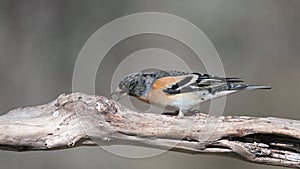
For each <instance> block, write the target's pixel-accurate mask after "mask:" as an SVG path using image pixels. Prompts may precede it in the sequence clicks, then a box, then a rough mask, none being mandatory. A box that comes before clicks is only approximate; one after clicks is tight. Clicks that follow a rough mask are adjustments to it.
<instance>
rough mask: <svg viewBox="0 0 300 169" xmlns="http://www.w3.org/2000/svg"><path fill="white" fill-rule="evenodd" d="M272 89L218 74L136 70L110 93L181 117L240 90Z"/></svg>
mask: <svg viewBox="0 0 300 169" xmlns="http://www.w3.org/2000/svg"><path fill="white" fill-rule="evenodd" d="M254 89H271V86H261V85H249V84H246V83H244V81H243V80H242V79H241V78H236V77H219V76H214V75H211V74H207V73H200V72H185V71H180V70H155V71H150V72H144V71H139V72H135V73H131V74H129V75H127V76H125V77H124V78H123V79H122V80H121V81H120V83H119V86H118V87H117V89H116V90H115V91H114V92H113V93H112V94H111V96H112V98H113V99H114V100H116V101H118V100H120V99H121V98H123V97H124V96H126V95H129V96H133V97H135V98H137V99H139V100H141V101H143V102H145V103H148V104H151V105H155V106H158V107H163V108H166V107H173V108H176V109H177V110H178V116H181V117H182V116H184V115H185V114H186V113H187V112H188V111H189V110H191V109H192V108H194V107H195V105H198V104H201V103H203V102H207V101H209V100H212V99H215V98H219V97H222V96H226V95H229V94H232V93H236V92H239V91H243V90H254Z"/></svg>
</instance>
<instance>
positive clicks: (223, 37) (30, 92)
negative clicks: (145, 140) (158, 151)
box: [0, 0, 300, 169]
mask: <svg viewBox="0 0 300 169" xmlns="http://www.w3.org/2000/svg"><path fill="white" fill-rule="evenodd" d="M299 9H300V1H299V0H251V1H249V0H226V1H225V0H204V1H203V0H201V1H200V0H194V1H192V0H186V1H179V0H178V1H175V0H168V1H167V0H160V1H145V0H119V1H116V0H111V1H109V0H98V1H79V0H73V1H71V0H69V1H67V0H65V1H62V0H51V1H50V0H48V1H46V0H27V1H18V0H0V80H1V83H0V93H1V95H0V112H1V113H5V112H7V111H9V110H11V109H13V108H16V107H18V106H25V105H39V104H43V103H47V102H49V101H51V100H53V99H55V98H56V97H57V96H58V95H59V94H61V93H68V92H71V91H72V72H73V67H74V64H75V61H76V58H77V56H78V53H79V52H80V50H81V48H82V46H83V45H84V43H85V42H86V40H87V39H88V38H89V37H90V36H91V35H92V34H93V33H94V32H95V31H97V30H98V29H99V28H100V27H101V26H103V25H105V24H106V23H108V22H110V21H112V20H114V19H117V18H119V17H122V16H124V15H127V14H132V13H136V12H146V11H152V12H165V13H171V14H174V15H177V16H179V17H182V18H185V19H187V20H189V21H190V22H192V23H193V24H195V25H196V26H198V27H199V28H200V29H201V30H202V31H203V32H204V33H205V34H206V35H207V36H208V37H209V39H210V40H211V41H212V43H213V44H214V45H215V47H216V50H217V51H218V53H219V55H220V58H221V60H222V63H223V65H224V68H225V72H226V74H227V75H232V76H238V77H243V78H244V79H246V81H247V82H249V83H255V84H267V85H272V86H273V89H272V90H271V91H256V92H242V93H238V94H235V95H232V96H230V97H227V104H226V107H225V112H224V113H225V115H249V116H261V117H264V116H275V117H283V118H292V119H300V116H299V110H300V97H299V95H300V91H299V86H300V78H299V72H300V56H299V53H300V10H299ZM134 41H136V42H140V43H141V48H142V47H147V46H150V47H151V46H156V47H160V44H161V48H164V47H166V48H167V49H168V50H172V49H174V51H173V52H174V53H176V49H181V48H178V47H177V46H176V45H178V44H177V43H178V42H176V43H175V42H172V40H170V39H163V38H159V37H155V36H152V37H151V36H150V37H135V39H134V38H133V39H131V40H130V39H129V40H128V41H124V43H120V44H118V46H117V47H115V48H114V49H112V51H111V52H110V53H109V54H108V56H109V57H108V58H110V57H111V58H112V59H111V60H112V61H111V62H112V64H117V63H118V62H119V61H120V60H118V58H119V57H123V55H129V54H130V53H131V52H134V50H136V48H137V47H136V46H135V45H130V42H134ZM168 42H170V43H168ZM170 44H174V46H172V45H170ZM179 45H180V44H179ZM183 50H185V49H183ZM180 51H181V50H177V53H178V52H179V54H180ZM183 53H184V52H183ZM187 55H189V54H188V52H187ZM198 64H199V63H198ZM106 66H107V67H109V66H110V65H107V64H106ZM192 67H193V68H195V69H196V70H197V64H195V65H192ZM104 68H106V67H105V66H102V67H100V69H104ZM199 70H201V68H200V66H199ZM99 76H100V75H99ZM103 78H108V79H109V78H111V77H97V82H96V83H97V86H98V87H97V94H102V95H105V96H109V93H110V86H109V85H107V84H102V83H103ZM0 163H1V165H0V168H1V169H21V168H22V169H39V168H43V169H47V168H49V169H52V168H62V169H68V168H70V169H76V168H78V169H79V168H87V169H92V168H128V169H129V168H131V169H133V168H149V169H150V168H151V169H153V168H166V169H167V168H170V169H171V168H172V169H180V168H191V169H192V168H197V169H199V168H203V169H204V168H207V169H210V168H222V169H224V168H231V169H233V168H237V169H238V168H245V169H247V168H249V169H250V168H280V167H273V166H262V165H257V164H251V163H247V162H243V161H239V160H235V159H231V158H226V157H217V156H207V155H197V156H193V155H186V154H181V153H174V152H167V153H165V154H162V155H160V156H157V157H153V158H147V159H126V158H121V157H117V156H114V155H112V154H110V153H108V152H105V151H103V150H102V149H100V148H74V149H69V150H61V151H53V152H25V153H15V152H6V151H1V152H0Z"/></svg>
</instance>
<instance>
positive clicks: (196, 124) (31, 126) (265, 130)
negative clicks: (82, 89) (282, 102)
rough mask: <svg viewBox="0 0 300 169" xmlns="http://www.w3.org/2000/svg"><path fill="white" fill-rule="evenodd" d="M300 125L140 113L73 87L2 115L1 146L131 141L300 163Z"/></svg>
mask: <svg viewBox="0 0 300 169" xmlns="http://www.w3.org/2000/svg"><path fill="white" fill-rule="evenodd" d="M299 129H300V121H296V120H289V119H280V118H272V117H267V118H256V117H244V116H226V117H224V116H220V117H212V116H207V115H203V114H198V115H193V116H185V117H182V118H179V117H176V116H168V115H158V114H149V113H147V114H146V113H137V112H134V111H132V110H129V109H127V108H124V107H122V106H121V105H119V104H117V103H115V102H114V101H111V100H108V99H106V98H105V97H102V96H89V95H85V94H82V93H73V94H69V95H61V96H60V97H59V98H58V99H56V100H55V101H53V102H51V103H48V104H45V105H42V106H36V107H23V108H17V109H15V110H12V111H10V112H8V113H7V114H5V115H2V116H0V149H2V150H12V151H32V150H55V149H64V148H69V147H76V146H96V145H97V144H99V143H100V144H102V145H112V144H131V145H137V146H147V147H153V148H159V149H170V150H172V151H177V152H184V153H191V154H198V153H212V154H218V155H232V156H234V157H239V158H241V159H243V160H246V161H251V162H255V163H261V164H269V165H279V166H287V167H295V168H300V131H299ZM92 138H95V139H97V144H96V142H95V139H92Z"/></svg>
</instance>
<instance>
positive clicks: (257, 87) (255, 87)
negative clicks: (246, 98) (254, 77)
mask: <svg viewBox="0 0 300 169" xmlns="http://www.w3.org/2000/svg"><path fill="white" fill-rule="evenodd" d="M246 89H247V90H256V89H272V87H271V86H259V85H248V86H247V87H246Z"/></svg>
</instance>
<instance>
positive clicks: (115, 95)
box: [111, 87, 127, 101]
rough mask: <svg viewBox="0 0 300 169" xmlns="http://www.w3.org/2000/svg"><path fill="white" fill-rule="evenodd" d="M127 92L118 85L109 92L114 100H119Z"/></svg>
mask: <svg viewBox="0 0 300 169" xmlns="http://www.w3.org/2000/svg"><path fill="white" fill-rule="evenodd" d="M126 95H127V93H126V92H125V91H124V90H121V89H120V88H119V87H118V88H117V89H116V90H115V91H114V92H112V94H111V98H112V99H113V100H115V101H118V100H120V99H121V98H122V97H124V96H126Z"/></svg>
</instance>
